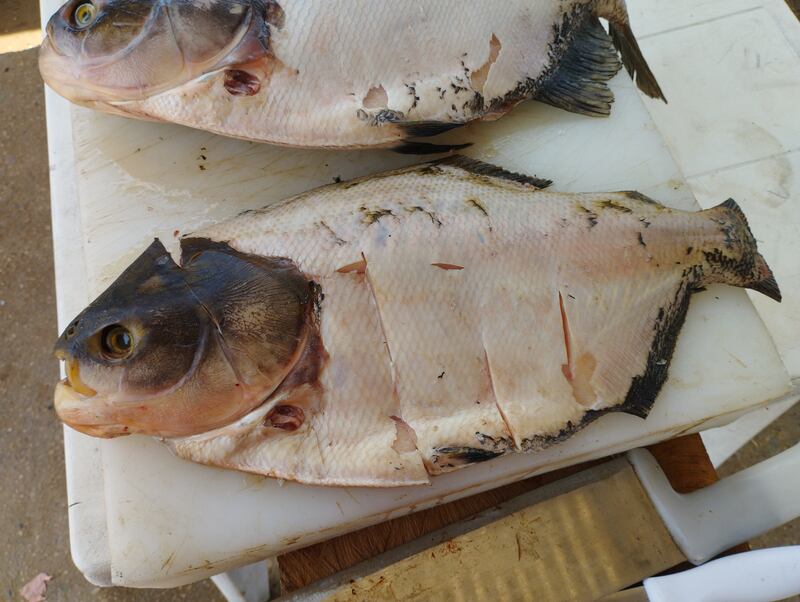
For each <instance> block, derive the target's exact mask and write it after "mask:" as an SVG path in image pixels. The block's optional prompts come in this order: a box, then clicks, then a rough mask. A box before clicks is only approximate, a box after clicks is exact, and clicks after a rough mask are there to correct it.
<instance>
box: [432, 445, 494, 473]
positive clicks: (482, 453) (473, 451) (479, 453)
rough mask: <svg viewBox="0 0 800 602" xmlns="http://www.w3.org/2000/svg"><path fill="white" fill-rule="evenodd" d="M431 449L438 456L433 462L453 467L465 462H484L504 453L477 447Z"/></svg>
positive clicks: (441, 465) (444, 466)
mask: <svg viewBox="0 0 800 602" xmlns="http://www.w3.org/2000/svg"><path fill="white" fill-rule="evenodd" d="M433 451H434V453H435V454H436V456H438V459H437V460H436V461H435V463H436V464H437V465H438V466H440V467H443V468H455V467H457V466H464V465H466V464H476V463H478V462H486V461H487V460H492V459H493V458H497V457H498V456H502V455H503V454H504V453H505V452H502V451H493V450H490V449H481V448H479V447H437V448H436V449H434V450H433Z"/></svg>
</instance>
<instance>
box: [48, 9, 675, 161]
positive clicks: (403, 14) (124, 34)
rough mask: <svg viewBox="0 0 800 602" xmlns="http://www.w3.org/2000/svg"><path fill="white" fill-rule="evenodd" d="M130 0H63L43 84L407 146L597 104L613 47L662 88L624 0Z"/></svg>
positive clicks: (263, 125) (108, 106)
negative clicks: (507, 116) (532, 101)
mask: <svg viewBox="0 0 800 602" xmlns="http://www.w3.org/2000/svg"><path fill="white" fill-rule="evenodd" d="M87 5H88V6H90V7H92V8H86V6H87ZM131 5H132V3H131V2H129V1H127V0H93V1H89V2H87V1H80V0H78V1H76V0H70V2H68V3H67V4H65V5H64V7H62V9H61V10H60V11H59V12H58V13H56V14H55V15H54V16H53V17H52V19H51V20H50V23H49V24H48V27H47V33H48V37H47V39H46V40H45V42H44V43H43V45H42V51H41V55H40V68H41V71H42V74H43V77H44V79H45V81H46V82H47V83H48V84H49V85H50V86H52V87H53V88H54V89H55V90H56V91H58V92H59V93H61V94H62V95H64V96H66V97H67V98H69V99H71V100H74V101H75V102H79V103H81V104H86V105H88V106H92V107H95V108H98V109H101V110H105V111H109V112H113V113H118V114H124V115H129V116H134V117H141V118H146V119H154V120H159V121H168V122H175V123H180V124H184V125H188V126H191V127H196V128H201V129H205V130H210V131H213V132H217V133H220V134H224V135H227V136H234V137H237V138H245V139H249V140H258V141H265V142H270V143H274V144H280V145H287V146H301V147H331V148H358V147H375V146H376V147H393V148H405V149H406V150H409V151H419V152H423V151H424V150H426V149H427V150H429V151H436V150H442V147H441V146H437V145H433V146H429V147H426V146H424V145H420V144H416V145H415V144H412V143H408V141H409V140H410V139H413V138H415V137H425V136H430V135H434V134H437V133H441V132H443V131H447V130H448V129H452V128H454V127H457V126H460V125H463V124H466V123H469V122H470V121H474V120H481V119H496V118H498V117H500V116H502V115H503V114H504V113H506V112H507V111H509V110H510V109H511V108H513V107H514V106H515V105H516V104H518V103H519V102H521V101H523V100H526V99H529V98H536V99H539V100H542V101H544V102H548V103H550V104H553V105H556V106H559V107H562V108H564V109H567V110H570V111H575V112H579V113H584V114H588V115H600V116H602V115H608V113H609V111H610V106H611V103H612V101H613V95H612V93H611V92H610V90H609V89H608V87H607V86H606V84H605V82H606V80H608V79H609V78H610V77H612V76H613V75H614V74H615V73H616V72H617V71H618V70H619V68H620V66H621V63H620V58H619V55H618V51H617V49H619V52H620V54H621V58H622V62H623V63H624V64H625V65H626V67H627V68H628V70H629V71H630V72H631V74H632V75H634V77H635V78H636V80H637V83H638V84H639V86H640V88H642V89H643V90H644V91H645V92H646V93H647V94H649V95H651V96H655V97H662V98H663V94H662V93H661V90H660V88H659V87H658V84H657V83H656V80H655V77H654V76H653V74H652V73H651V71H650V69H649V68H648V67H647V64H646V62H645V60H644V58H643V57H642V54H641V52H640V51H639V48H638V45H637V44H636V40H635V38H634V37H633V34H632V32H631V30H630V27H629V23H628V16H627V12H626V9H625V5H624V2H623V1H622V0H507V1H504V2H502V3H492V2H478V1H468V2H462V1H458V2H457V1H456V0H436V1H433V0H431V1H428V0H425V1H419V2H401V3H396V2H386V1H382V0H327V1H324V2H323V1H320V0H281V1H280V2H277V1H274V0H202V1H201V0H168V1H156V0H143V1H140V2H136V3H134V5H133V6H131ZM86 11H89V13H91V17H86V19H87V22H86V24H85V25H84V26H81V27H79V26H77V24H76V19H78V18H80V17H81V16H84V15H85V14H87V15H88V14H89V13H87V12H86ZM598 17H604V18H607V19H608V20H609V24H610V34H607V33H606V32H605V30H604V29H603V28H602V26H601V25H600V23H599V21H598Z"/></svg>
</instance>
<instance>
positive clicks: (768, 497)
mask: <svg viewBox="0 0 800 602" xmlns="http://www.w3.org/2000/svg"><path fill="white" fill-rule="evenodd" d="M628 459H629V461H630V462H631V464H633V468H634V470H635V471H636V474H637V476H638V477H639V480H640V481H641V482H642V485H643V486H644V488H645V490H646V491H647V493H648V495H649V496H650V499H651V500H652V501H653V505H654V506H655V508H656V510H658V512H659V514H660V515H661V517H662V518H663V519H664V523H665V524H666V526H667V528H668V529H669V531H670V534H671V535H672V537H673V539H674V540H675V543H676V544H678V547H679V548H680V549H681V551H682V552H683V553H684V555H685V556H686V558H687V559H688V560H689V561H690V562H692V563H694V564H702V563H703V562H705V561H706V560H708V559H709V558H712V557H714V556H716V555H717V554H719V553H720V552H722V551H724V550H727V549H728V548H730V547H732V546H734V545H736V544H738V543H741V542H743V541H747V540H748V539H750V538H751V537H755V536H757V535H760V534H762V533H765V532H766V531H769V530H770V529H774V528H775V527H778V526H780V525H782V524H784V523H787V522H789V521H790V520H793V519H794V518H796V517H798V516H800V443H798V444H797V445H795V446H794V447H791V448H789V449H787V450H786V451H784V452H782V453H780V454H778V455H776V456H773V457H772V458H770V459H768V460H764V461H763V462H761V463H759V464H756V465H755V466H751V467H750V468H748V469H746V470H742V471H740V472H738V473H736V474H735V475H733V476H730V477H728V478H725V479H722V480H721V481H718V482H716V483H714V484H713V485H709V486H708V487H705V488H704V489H700V490H698V491H694V492H692V493H687V494H679V493H675V491H674V490H673V489H672V487H671V486H670V484H669V481H668V480H667V477H666V476H665V475H664V473H663V472H662V470H661V468H660V467H659V466H658V463H657V462H656V460H655V458H653V456H652V455H651V454H650V453H649V452H648V451H646V450H643V449H635V450H632V451H630V452H628Z"/></svg>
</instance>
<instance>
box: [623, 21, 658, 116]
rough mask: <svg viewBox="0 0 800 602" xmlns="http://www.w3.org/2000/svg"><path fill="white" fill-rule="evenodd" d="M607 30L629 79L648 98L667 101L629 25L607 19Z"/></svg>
mask: <svg viewBox="0 0 800 602" xmlns="http://www.w3.org/2000/svg"><path fill="white" fill-rule="evenodd" d="M608 31H609V33H610V34H611V40H612V42H613V43H614V47H615V48H616V49H617V50H619V54H620V56H621V57H622V64H623V65H625V69H626V70H627V71H628V74H629V75H630V76H631V79H632V80H633V81H634V82H636V85H637V86H638V88H639V89H640V90H641V91H642V92H644V93H645V94H647V95H648V96H649V97H650V98H660V99H661V100H663V101H664V102H667V98H666V97H665V96H664V93H663V92H662V91H661V87H660V86H659V85H658V82H657V81H656V76H655V75H653V72H652V71H651V70H650V66H649V65H648V64H647V61H646V60H645V58H644V55H643V54H642V50H641V49H640V48H639V43H638V42H637V41H636V37H635V36H634V35H633V31H632V30H631V26H630V25H628V24H627V23H615V22H614V21H609V22H608Z"/></svg>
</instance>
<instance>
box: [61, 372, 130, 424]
mask: <svg viewBox="0 0 800 602" xmlns="http://www.w3.org/2000/svg"><path fill="white" fill-rule="evenodd" d="M97 403H98V402H97V401H93V400H92V398H91V397H86V396H84V395H81V394H80V393H78V392H77V391H76V390H75V389H74V388H73V387H72V385H70V384H69V381H68V380H67V379H66V378H65V379H62V380H61V381H59V382H58V384H57V385H56V389H55V395H54V399H53V406H54V407H55V410H56V414H58V417H59V418H60V419H61V421H62V422H63V423H64V424H66V425H67V426H68V427H70V428H71V429H73V430H76V431H78V432H80V433H83V434H85V435H90V436H92V437H100V438H102V439H113V438H115V437H122V436H125V435H130V434H131V432H130V427H128V426H125V425H124V424H116V423H111V424H101V423H99V422H97V423H93V422H91V421H89V420H80V419H79V418H78V417H79V416H84V415H86V414H90V413H91V406H92V405H93V404H97ZM90 415H91V414H90Z"/></svg>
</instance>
